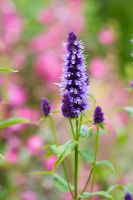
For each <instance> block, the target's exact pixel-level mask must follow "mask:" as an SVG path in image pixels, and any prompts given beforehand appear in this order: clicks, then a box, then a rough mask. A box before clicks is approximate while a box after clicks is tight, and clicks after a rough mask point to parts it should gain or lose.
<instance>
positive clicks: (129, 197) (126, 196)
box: [124, 192, 133, 200]
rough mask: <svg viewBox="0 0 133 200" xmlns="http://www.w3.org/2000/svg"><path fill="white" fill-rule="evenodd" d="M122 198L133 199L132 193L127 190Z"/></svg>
mask: <svg viewBox="0 0 133 200" xmlns="http://www.w3.org/2000/svg"><path fill="white" fill-rule="evenodd" d="M124 199H125V200H133V198H132V195H131V194H130V193H128V192H127V193H126V194H125V196H124Z"/></svg>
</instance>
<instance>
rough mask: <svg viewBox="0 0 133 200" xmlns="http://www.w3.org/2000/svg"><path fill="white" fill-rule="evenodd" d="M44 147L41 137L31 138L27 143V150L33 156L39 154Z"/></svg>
mask: <svg viewBox="0 0 133 200" xmlns="http://www.w3.org/2000/svg"><path fill="white" fill-rule="evenodd" d="M42 145H43V138H42V137H41V136H36V135H35V136H31V137H29V138H28V141H27V149H28V151H29V152H30V153H31V154H36V153H38V152H39V151H40V150H41V148H42Z"/></svg>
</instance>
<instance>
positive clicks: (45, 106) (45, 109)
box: [41, 98, 51, 117]
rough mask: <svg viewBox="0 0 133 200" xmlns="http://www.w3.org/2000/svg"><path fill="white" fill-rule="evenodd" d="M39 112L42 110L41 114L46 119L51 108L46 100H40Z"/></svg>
mask: <svg viewBox="0 0 133 200" xmlns="http://www.w3.org/2000/svg"><path fill="white" fill-rule="evenodd" d="M41 110H42V113H43V114H44V115H45V117H47V116H48V115H49V114H50V111H51V107H50V104H49V100H48V99H46V98H42V101H41Z"/></svg>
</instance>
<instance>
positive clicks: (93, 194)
mask: <svg viewBox="0 0 133 200" xmlns="http://www.w3.org/2000/svg"><path fill="white" fill-rule="evenodd" d="M91 196H102V197H106V198H108V199H112V200H114V197H113V196H112V195H110V194H109V193H108V192H104V191H99V192H92V193H91V192H84V193H83V194H81V195H80V198H82V199H86V198H88V197H91Z"/></svg>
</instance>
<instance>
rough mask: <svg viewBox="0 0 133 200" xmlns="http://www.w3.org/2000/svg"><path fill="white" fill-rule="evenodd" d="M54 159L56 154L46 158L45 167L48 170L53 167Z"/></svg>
mask: <svg viewBox="0 0 133 200" xmlns="http://www.w3.org/2000/svg"><path fill="white" fill-rule="evenodd" d="M56 160H57V157H56V156H51V157H50V158H49V159H47V161H46V167H47V169H48V170H52V169H53V167H54V164H55V162H56Z"/></svg>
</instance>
